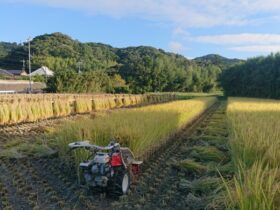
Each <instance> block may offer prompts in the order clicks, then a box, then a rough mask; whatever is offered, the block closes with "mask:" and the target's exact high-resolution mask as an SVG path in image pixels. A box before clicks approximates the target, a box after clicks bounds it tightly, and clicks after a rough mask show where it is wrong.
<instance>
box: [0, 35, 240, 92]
mask: <svg viewBox="0 0 280 210" xmlns="http://www.w3.org/2000/svg"><path fill="white" fill-rule="evenodd" d="M31 52H32V68H33V70H34V69H36V68H38V67H40V66H42V65H45V66H48V67H49V68H50V69H52V70H54V71H55V73H56V76H55V77H54V78H53V79H52V80H50V81H49V83H48V84H49V85H48V86H49V90H50V91H54V92H133V93H143V92H153V91H181V92H182V91H188V92H190V91H193V92H210V91H212V90H215V89H218V88H219V84H218V81H217V78H218V75H219V74H220V73H221V71H222V69H223V68H225V67H226V66H228V63H223V62H224V61H221V60H218V61H213V62H209V59H205V58H201V59H199V62H196V61H191V60H188V59H186V58H185V57H184V56H181V55H178V54H174V53H167V52H165V51H163V50H161V49H156V48H153V47H145V46H140V47H128V48H114V47H112V46H109V45H105V44H101V43H81V42H79V41H77V40H73V39H72V38H71V37H69V36H67V35H64V34H61V33H53V34H45V35H41V36H37V37H35V38H34V39H33V40H32V42H31ZM27 57H28V49H27V44H24V45H17V44H12V43H0V68H4V69H21V68H22V62H21V61H22V60H23V59H25V60H27ZM211 59H213V58H211ZM214 60H215V58H214ZM216 60H217V59H216ZM232 62H234V63H235V61H232ZM27 64H28V62H27ZM79 67H80V70H81V72H82V73H81V74H78V69H79Z"/></svg>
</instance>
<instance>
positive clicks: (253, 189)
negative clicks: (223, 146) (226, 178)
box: [227, 98, 280, 210]
mask: <svg viewBox="0 0 280 210" xmlns="http://www.w3.org/2000/svg"><path fill="white" fill-rule="evenodd" d="M227 117H228V121H229V128H230V137H229V138H230V146H231V151H232V158H233V162H234V167H235V176H234V179H233V183H230V184H229V188H228V190H229V197H230V201H231V202H230V205H229V206H230V208H231V209H236V208H237V209H242V210H245V209H279V208H280V173H279V172H280V171H279V166H280V153H279V151H280V101H278V100H277V101H276V100H261V99H248V98H229V101H228V107H227Z"/></svg>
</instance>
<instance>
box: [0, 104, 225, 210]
mask: <svg viewBox="0 0 280 210" xmlns="http://www.w3.org/2000/svg"><path fill="white" fill-rule="evenodd" d="M224 110H225V102H219V103H217V104H216V105H214V106H213V107H212V108H211V109H210V110H208V112H207V113H205V114H204V115H202V116H201V117H200V118H199V119H198V120H197V121H195V122H194V123H193V124H192V125H191V126H188V127H187V128H185V129H184V130H182V131H181V132H180V133H178V134H177V135H176V136H175V137H173V139H172V141H170V143H169V145H167V146H165V147H164V148H162V149H161V150H162V152H159V153H158V154H156V155H155V156H154V157H151V159H150V161H149V162H148V164H147V163H146V164H145V165H144V170H143V174H142V175H141V177H140V179H139V180H138V182H137V183H136V184H135V185H133V186H132V189H131V192H130V193H129V195H127V196H122V197H120V198H119V199H113V198H107V197H106V195H105V194H104V193H95V194H92V193H90V192H88V191H87V190H86V189H83V188H80V187H79V185H78V184H77V177H76V176H75V173H73V170H75V169H69V168H68V167H67V166H66V165H65V164H64V163H63V162H61V161H60V160H59V159H58V158H57V157H48V158H40V159H31V158H26V159H20V160H0V192H1V194H0V209H27V210H28V209H34V210H35V209H48V210H49V209H55V210H56V209H205V208H206V207H209V209H214V208H216V209H219V208H220V209H223V204H222V203H221V202H219V198H220V197H219V196H216V194H219V193H220V191H221V188H219V186H220V185H218V184H220V182H219V178H218V177H219V174H218V173H217V170H216V168H219V169H221V170H220V171H221V173H224V172H223V167H224V166H227V164H228V162H229V158H228V154H227V153H228V151H227V146H226V136H227V129H226V126H225V113H224ZM209 147H211V149H212V150H213V151H214V152H213V151H212V150H211V151H210V152H209V151H208V150H206V151H204V150H203V148H204V149H207V148H209ZM215 149H216V150H217V151H218V152H217V151H216V150H215ZM200 150H201V151H204V153H203V152H201V151H200ZM207 151H208V153H209V154H207ZM211 152H212V153H213V154H212V153H211ZM216 153H217V154H216ZM186 159H187V160H190V159H191V160H192V161H194V162H195V163H197V164H199V165H200V166H199V167H198V166H196V167H192V168H190V167H185V166H184V161H186ZM225 173H227V174H228V171H226V170H225ZM217 182H219V183H217ZM214 194H215V196H214V197H213V195H214ZM213 201H215V202H213Z"/></svg>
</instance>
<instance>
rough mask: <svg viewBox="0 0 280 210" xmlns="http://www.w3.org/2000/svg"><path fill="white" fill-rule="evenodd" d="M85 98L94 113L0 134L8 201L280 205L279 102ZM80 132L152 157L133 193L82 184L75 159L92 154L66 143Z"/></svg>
mask: <svg viewBox="0 0 280 210" xmlns="http://www.w3.org/2000/svg"><path fill="white" fill-rule="evenodd" d="M191 95H192V94H191ZM46 97H51V96H46ZM53 97H54V96H53ZM63 97H66V96H63ZM67 97H70V96H67ZM71 97H72V96H71ZM87 97H89V96H83V95H82V96H80V97H78V96H76V97H75V100H73V101H72V103H71V104H72V105H71V108H70V111H69V113H72V112H73V110H75V113H85V111H84V110H86V113H88V114H85V115H77V116H73V117H70V118H62V119H61V118H60V120H59V121H57V122H55V123H54V121H52V120H49V121H48V120H43V121H40V122H35V123H33V124H35V125H36V124H40V123H42V122H44V124H40V129H39V128H37V130H35V131H34V133H33V132H31V131H28V134H29V135H26V132H25V130H23V132H22V133H19V134H17V135H14V134H13V132H12V131H11V132H10V131H9V130H8V129H7V130H6V131H5V132H6V133H5V135H4V133H3V135H1V138H0V192H1V194H0V209H131V210H132V209H133V210H134V209H193V210H200V209H240V210H264V209H265V210H276V209H279V208H280V202H279V201H280V176H279V175H280V173H279V172H280V171H279V166H280V164H279V159H280V155H279V154H280V153H279V147H280V146H279V145H280V143H279V140H280V129H279V127H280V121H279V119H280V101H277V100H265V99H252V98H228V99H227V98H223V97H215V96H207V97H206V96H205V97H197V95H192V96H190V95H187V94H186V95H180V96H177V97H175V96H174V95H173V96H172V97H173V98H172V97H171V96H170V95H169V96H164V97H165V99H162V97H163V96H159V95H155V96H150V98H149V97H148V96H145V97H146V99H143V98H142V102H139V101H141V97H142V96H139V97H138V99H137V97H134V99H131V96H130V97H127V98H126V99H124V96H116V95H114V96H112V98H110V97H108V98H106V100H105V101H106V104H107V105H106V108H104V106H103V105H102V103H101V102H100V103H99V104H98V103H97V100H96V99H95V100H96V101H91V102H88V100H84V99H85V98H87ZM90 97H92V96H90ZM95 97H96V96H95ZM118 97H120V100H116V98H118ZM101 98H102V97H101ZM103 98H104V96H103ZM103 98H102V99H103ZM151 98H153V99H151ZM171 98H172V99H171ZM2 99H3V100H2V102H4V101H5V100H7V99H5V98H2ZM174 99H177V100H174ZM178 99H180V100H178ZM170 100H172V101H170ZM100 101H101V100H100ZM137 101H138V102H137ZM147 101H148V102H149V103H147ZM38 102H39V100H38ZM4 103H7V101H6V102H4ZM33 103H34V101H33ZM139 103H140V104H141V103H145V104H146V106H135V105H139ZM151 103H152V104H151ZM67 104H68V102H67ZM81 104H82V105H81ZM108 104H109V105H108ZM126 105H127V106H129V108H126V109H120V108H121V107H124V106H126ZM131 105H132V106H131ZM40 106H42V105H40ZM63 106H64V105H63ZM52 107H54V105H52ZM58 107H59V105H58ZM58 109H59V108H58ZM108 110H110V111H108ZM51 113H52V114H53V115H54V111H52V112H50V113H49V115H51ZM9 119H11V118H9ZM23 122H24V121H23ZM23 122H22V123H23ZM47 122H49V123H47ZM21 126H24V123H23V124H22V125H19V126H18V127H19V128H20V127H21ZM6 127H7V128H12V129H16V128H15V127H14V125H13V126H6ZM6 127H3V129H5V128H6ZM9 132H10V133H9ZM82 139H83V140H89V141H90V142H91V143H95V144H98V145H106V144H107V143H108V142H110V140H111V139H115V140H117V141H118V142H120V144H121V145H122V146H127V147H129V148H130V149H131V150H132V151H133V152H134V154H135V155H136V156H137V158H138V159H141V160H143V161H144V164H143V167H142V172H141V174H140V176H139V177H138V179H137V180H135V181H134V182H133V184H132V186H131V189H130V191H129V193H128V195H124V196H120V197H117V198H112V197H110V196H107V195H106V193H104V192H94V193H93V192H92V191H88V190H87V189H84V188H82V187H80V186H79V170H78V167H77V165H78V163H80V162H81V161H82V160H84V159H86V158H87V156H88V153H87V152H85V151H82V150H81V151H77V152H69V148H68V147H67V145H68V143H70V142H73V141H77V140H82Z"/></svg>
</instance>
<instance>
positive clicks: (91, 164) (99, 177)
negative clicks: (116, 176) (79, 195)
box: [80, 152, 113, 187]
mask: <svg viewBox="0 0 280 210" xmlns="http://www.w3.org/2000/svg"><path fill="white" fill-rule="evenodd" d="M80 168H81V169H82V171H83V174H84V179H85V182H86V183H87V184H88V185H89V186H92V187H95V186H100V187H106V186H107V182H108V180H109V178H110V177H111V176H113V170H112V167H111V164H110V156H109V155H108V154H107V153H103V152H97V153H96V155H95V157H94V159H93V160H88V161H85V162H82V163H80Z"/></svg>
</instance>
